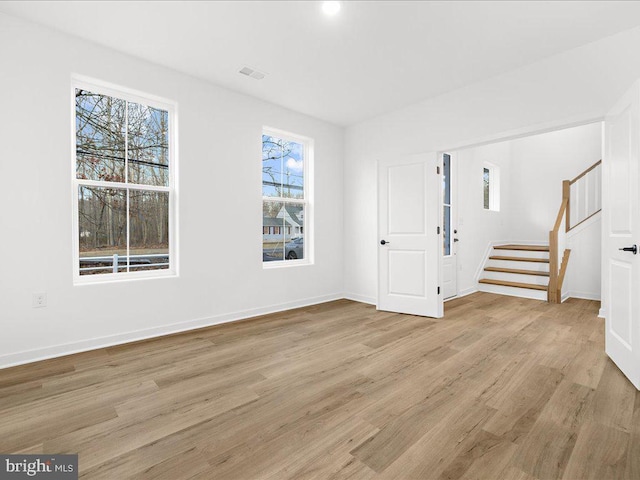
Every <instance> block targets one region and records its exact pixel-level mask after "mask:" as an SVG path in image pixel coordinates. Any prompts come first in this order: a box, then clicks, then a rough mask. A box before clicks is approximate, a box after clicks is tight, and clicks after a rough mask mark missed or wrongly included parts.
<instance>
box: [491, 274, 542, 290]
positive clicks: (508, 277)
mask: <svg viewBox="0 0 640 480" xmlns="http://www.w3.org/2000/svg"><path fill="white" fill-rule="evenodd" d="M482 278H489V279H492V280H504V281H506V282H518V283H534V284H536V285H544V286H545V287H546V286H547V285H548V284H549V277H541V276H539V275H522V274H519V273H505V272H487V271H486V270H485V271H484V272H482Z"/></svg>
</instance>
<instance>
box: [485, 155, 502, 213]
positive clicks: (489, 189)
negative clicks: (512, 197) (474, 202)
mask: <svg viewBox="0 0 640 480" xmlns="http://www.w3.org/2000/svg"><path fill="white" fill-rule="evenodd" d="M482 197H483V199H482V201H483V207H484V209H485V210H492V211H494V212H499V211H500V168H499V167H497V166H496V165H493V164H491V163H485V164H484V167H483V168H482Z"/></svg>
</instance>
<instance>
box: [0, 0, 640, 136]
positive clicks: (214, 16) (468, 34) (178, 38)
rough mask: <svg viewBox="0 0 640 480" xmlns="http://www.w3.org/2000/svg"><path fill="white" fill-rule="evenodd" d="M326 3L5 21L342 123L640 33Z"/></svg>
mask: <svg viewBox="0 0 640 480" xmlns="http://www.w3.org/2000/svg"><path fill="white" fill-rule="evenodd" d="M321 4H322V2H314V1H253V2H249V1H230V2H226V1H193V2H192V1H129V2H124V1H85V2H77V1H59V2H49V1H45V2H32V1H24V0H23V1H5V2H0V12H4V13H8V14H12V15H15V16H19V17H22V18H25V19H29V20H32V21H35V22H37V23H40V24H44V25H48V26H51V27H54V28H56V29H59V30H62V31H64V32H68V33H71V34H74V35H78V36H80V37H82V38H85V39H89V40H92V41H94V42H97V43H100V44H102V45H106V46H109V47H112V48H114V49H116V50H120V51H122V52H126V53H129V54H131V55H135V56H137V57H140V58H143V59H146V60H150V61H152V62H155V63H158V64H161V65H165V66H167V67H170V68H173V69H176V70H179V71H182V72H185V73H188V74H190V75H194V76H197V77H200V78H203V79H206V80H209V81H211V82H213V83H215V84H218V85H222V86H225V87H228V88H230V89H232V90H235V91H239V92H243V93H246V94H249V95H252V96H254V97H258V98H261V99H264V100H267V101H270V102H273V103H276V104H279V105H282V106H285V107H288V108H291V109H293V110H296V111H299V112H303V113H306V114H308V115H312V116H314V117H317V118H321V119H324V120H327V121H329V122H332V123H335V124H338V125H349V124H353V123H357V122H359V121H362V120H365V119H367V118H370V117H373V116H375V115H378V114H380V113H383V112H386V111H390V110H394V109H397V108H400V107H403V106H406V105H409V104H412V103H415V102H418V101H421V100H424V99H427V98H430V97H433V96H436V95H439V94H442V93H445V92H447V91H451V90H454V89H456V88H460V87H463V86H466V85H469V84H472V83H475V82H478V81H481V80H484V79H487V78H490V77H492V76H495V75H498V74H500V73H503V72H506V71H509V70H513V69H515V68H518V67H520V66H523V65H527V64H530V63H533V62H536V61H538V60H541V59H543V58H545V57H548V56H551V55H554V54H557V53H560V52H562V51H566V50H569V49H571V48H575V47H577V46H580V45H583V44H586V43H589V42H593V41H595V40H598V39H600V38H603V37H606V36H609V35H612V34H615V33H617V32H619V31H622V30H626V29H629V28H632V27H635V26H637V25H640V2H628V1H621V2H617V1H611V0H609V1H602V2H601V1H568V2H564V1H548V2H543V1H535V2H508V1H495V2H480V1H472V2H462V1H446V2H430V1H422V2H420V1H344V2H342V9H341V11H340V13H339V14H338V15H337V16H335V17H327V16H326V15H324V14H322V12H321ZM245 65H248V66H250V67H253V68H256V69H258V70H261V71H264V72H267V73H268V75H267V77H266V78H265V79H264V80H259V81H257V80H253V79H251V78H249V77H246V76H243V75H240V74H239V73H238V70H239V69H240V68H241V67H243V66H245ZM552 73H553V72H550V74H552Z"/></svg>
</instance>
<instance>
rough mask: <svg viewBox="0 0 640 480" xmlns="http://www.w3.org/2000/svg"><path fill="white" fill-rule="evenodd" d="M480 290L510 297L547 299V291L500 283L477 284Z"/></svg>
mask: <svg viewBox="0 0 640 480" xmlns="http://www.w3.org/2000/svg"><path fill="white" fill-rule="evenodd" d="M478 290H479V291H481V292H488V293H497V294H499V295H509V296H511V297H523V298H532V299H534V300H542V301H546V300H547V292H544V291H542V290H530V289H528V288H515V287H504V286H502V285H489V284H486V283H480V284H478Z"/></svg>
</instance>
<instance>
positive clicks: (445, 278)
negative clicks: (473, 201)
mask: <svg viewBox="0 0 640 480" xmlns="http://www.w3.org/2000/svg"><path fill="white" fill-rule="evenodd" d="M454 161H455V160H454V157H453V156H452V155H450V154H448V153H443V154H442V250H441V251H442V298H443V299H445V300H446V299H447V298H452V297H455V296H456V295H458V278H457V271H458V262H457V241H458V235H457V234H458V231H457V229H456V220H455V219H456V217H455V209H456V205H455V186H454V178H455V173H454Z"/></svg>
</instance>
